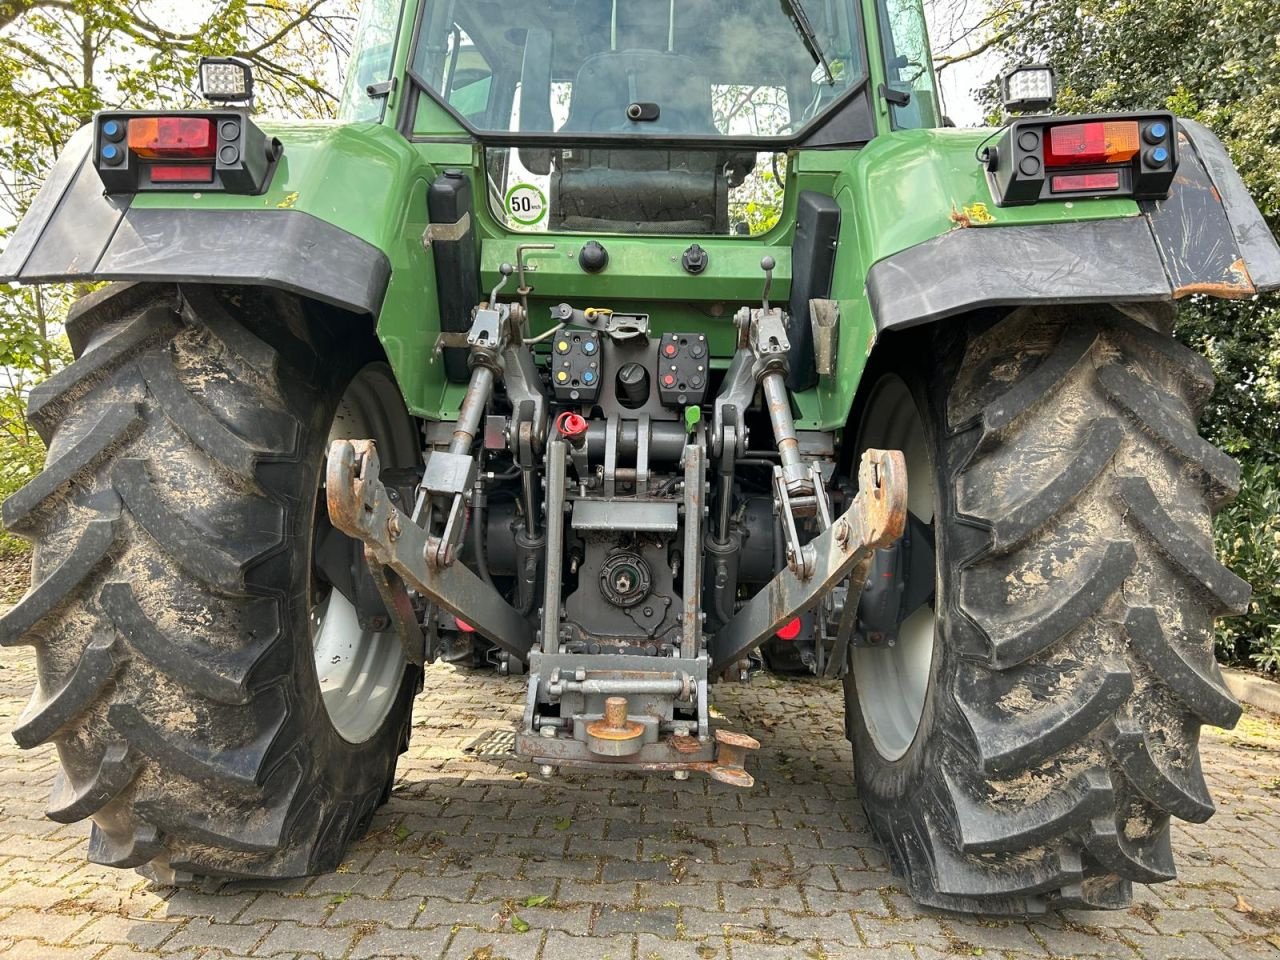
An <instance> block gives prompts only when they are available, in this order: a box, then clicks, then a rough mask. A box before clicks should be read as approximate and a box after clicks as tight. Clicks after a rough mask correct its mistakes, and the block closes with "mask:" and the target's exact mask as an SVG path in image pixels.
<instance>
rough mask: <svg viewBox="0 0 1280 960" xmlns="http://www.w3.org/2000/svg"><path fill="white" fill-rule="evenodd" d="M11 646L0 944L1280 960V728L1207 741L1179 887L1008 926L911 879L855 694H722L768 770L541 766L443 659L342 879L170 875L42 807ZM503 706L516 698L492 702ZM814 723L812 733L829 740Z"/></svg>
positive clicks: (17, 948)
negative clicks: (50, 816) (510, 742)
mask: <svg viewBox="0 0 1280 960" xmlns="http://www.w3.org/2000/svg"><path fill="white" fill-rule="evenodd" d="M31 659H32V658H31V653H30V651H29V650H16V651H15V650H8V651H0V728H3V730H4V731H5V734H4V735H3V737H2V744H0V805H2V806H0V956H5V957H13V958H19V957H21V958H27V957H39V958H44V957H49V958H61V957H69V958H77V960H80V958H93V960H123V958H126V957H139V956H158V957H165V958H208V960H215V958H216V960H222V958H231V957H279V958H301V957H306V958H312V957H326V958H363V957H376V956H401V957H423V958H431V960H434V958H437V957H444V958H450V960H454V958H456V960H468V958H469V960H498V958H508V960H560V958H568V960H603V958H606V957H607V958H612V960H686V958H688V960H721V958H723V960H744V958H746V960H775V958H812V960H818V958H838V957H867V958H870V957H876V958H885V960H909V958H911V957H913V956H914V957H917V958H921V960H928V958H936V957H943V956H950V957H955V956H984V957H988V958H996V957H1000V958H1005V960H1022V958H1030V957H1049V956H1055V957H1085V956H1103V957H1124V958H1133V960H1136V958H1140V957H1141V958H1151V960H1156V958H1176V957H1186V958H1201V957H1205V958H1213V960H1223V958H1237V957H1240V958H1245V957H1255V956H1275V955H1277V954H1280V803H1278V801H1277V795H1280V727H1278V726H1275V725H1273V724H1272V723H1270V722H1267V721H1263V720H1260V719H1258V718H1255V717H1246V718H1245V720H1244V721H1242V724H1241V727H1240V728H1239V729H1238V730H1237V731H1236V732H1235V733H1233V734H1224V733H1221V732H1219V731H1211V732H1209V733H1207V735H1206V744H1205V767H1206V771H1207V774H1208V777H1209V780H1210V781H1211V785H1212V787H1213V790H1214V793H1215V795H1216V796H1217V798H1218V801H1219V812H1218V815H1217V817H1216V818H1215V819H1214V820H1213V821H1212V822H1210V823H1208V824H1205V825H1200V826H1186V825H1179V826H1177V827H1175V844H1176V847H1177V849H1178V854H1179V863H1180V866H1181V880H1180V881H1179V882H1177V883H1174V884H1166V885H1164V886H1161V887H1158V888H1153V889H1141V890H1139V891H1138V893H1137V897H1136V906H1135V907H1134V908H1133V909H1132V910H1129V911H1127V912H1121V913H1114V914H1098V913H1068V914H1065V915H1063V916H1053V917H1050V918H1047V919H1041V920H1036V921H1032V922H1016V921H1015V922H1007V921H1003V920H992V919H982V918H963V917H954V916H948V915H941V914H934V913H929V912H926V911H923V910H920V909H917V908H916V907H914V906H913V905H912V904H911V902H910V901H909V900H908V899H907V898H906V897H905V896H904V895H903V893H902V892H901V890H900V889H899V888H898V887H897V886H896V885H895V884H894V881H893V878H892V877H891V875H890V873H889V871H888V869H887V868H886V866H885V860H884V857H883V856H882V855H881V853H880V851H879V850H878V849H877V847H876V844H875V842H874V841H873V840H872V838H871V836H870V834H869V832H868V830H867V824H866V820H865V819H864V817H863V815H862V813H861V811H860V809H859V808H858V806H857V804H856V801H855V800H854V796H853V787H852V782H851V770H850V756H849V746H848V744H846V743H845V742H844V741H843V739H842V738H841V718H840V713H839V696H838V688H836V687H834V686H831V685H823V684H819V683H815V682H807V681H803V682H796V681H784V682H780V681H775V680H772V679H770V678H767V677H766V678H761V679H759V680H758V681H757V682H756V683H755V684H754V685H753V686H751V687H750V688H737V687H728V688H721V689H720V690H719V691H718V695H719V709H720V712H722V713H723V715H724V717H725V719H726V720H727V721H728V722H729V723H731V724H732V725H733V726H734V727H735V728H736V729H740V730H745V731H747V732H750V733H751V734H753V735H755V736H757V737H759V739H760V740H761V742H762V744H763V749H762V751H761V756H760V757H759V759H758V760H757V761H756V762H755V765H754V769H755V772H756V777H757V786H756V787H755V789H754V790H753V791H751V792H734V791H732V790H730V789H728V788H724V787H721V786H719V785H715V784H712V783H711V782H710V781H709V780H707V779H706V778H701V779H694V780H691V781H689V782H687V783H677V782H675V781H673V780H670V779H655V778H641V777H632V776H611V777H596V778H588V777H580V776H567V777H557V778H553V779H550V780H547V781H544V780H542V779H541V778H540V777H539V776H538V775H537V772H536V771H533V770H530V769H529V768H527V767H525V766H524V765H522V764H519V763H516V762H514V761H503V762H498V763H494V762H487V761H481V760H475V759H471V758H470V757H468V756H467V755H466V754H464V753H463V748H464V747H465V746H466V745H467V744H469V743H470V742H471V741H472V740H473V739H474V738H475V737H476V736H478V735H479V734H480V733H481V732H482V731H483V730H485V729H489V728H499V727H504V726H506V725H509V724H510V723H511V722H512V721H513V720H514V718H515V717H517V715H518V713H519V706H518V705H519V702H520V699H521V692H522V687H521V684H520V683H519V682H517V681H514V680H510V681H503V680H499V679H498V678H497V677H493V676H482V675H464V674H458V673H454V672H453V671H451V670H449V669H447V668H441V667H436V668H433V669H432V671H431V672H430V674H429V679H428V692H427V693H425V694H424V695H423V696H422V697H421V698H419V700H418V704H417V731H416V740H415V742H414V744H413V747H412V749H411V751H410V753H409V755H408V756H407V757H406V758H404V759H403V760H402V761H401V766H400V777H399V782H398V784H397V787H396V791H395V795H394V798H393V799H392V801H391V802H390V804H389V805H388V806H386V807H385V808H384V809H383V810H382V811H381V812H380V813H379V815H378V817H377V819H376V820H375V822H374V828H373V831H372V833H371V835H370V836H369V837H368V838H367V839H365V840H364V841H363V842H361V843H360V844H359V845H358V846H357V847H356V849H355V850H354V851H353V852H352V854H351V856H350V858H349V859H348V860H347V862H346V863H344V864H343V865H342V867H341V868H340V870H339V872H337V873H335V874H333V875H330V876H325V877H319V878H316V879H312V880H302V881H296V882H288V883H276V884H246V883H232V884H227V885H224V886H222V887H221V888H219V889H216V890H212V891H209V892H203V893H200V892H194V891H188V890H184V891H179V892H173V891H164V890H153V889H151V888H149V887H148V885H147V884H146V882H145V881H143V880H142V879H141V878H139V877H138V876H137V875H136V874H134V873H132V872H120V871H113V870H106V869H102V868H98V867H94V866H90V865H88V864H86V863H85V862H84V861H83V853H84V851H83V847H84V839H85V836H86V833H87V831H86V829H85V828H84V827H83V826H60V825H58V824H56V823H52V822H50V821H47V820H45V819H43V817H42V815H41V811H42V810H43V808H44V804H45V801H46V800H47V798H48V793H49V785H50V782H51V781H52V779H53V775H54V769H55V760H54V755H53V751H52V750H51V749H42V750H38V751H34V752H31V753H22V752H20V751H19V750H17V748H16V747H15V746H14V745H13V744H12V742H11V740H10V739H9V737H8V736H7V731H8V730H9V729H11V728H12V727H13V723H14V720H15V719H16V718H17V716H18V714H19V713H20V712H21V709H22V707H23V706H24V705H25V702H26V699H27V697H28V695H29V693H30V690H31V688H32V682H33V669H32V665H31ZM495 703H496V706H495V705H494V704H495ZM815 737H816V739H814V738H815Z"/></svg>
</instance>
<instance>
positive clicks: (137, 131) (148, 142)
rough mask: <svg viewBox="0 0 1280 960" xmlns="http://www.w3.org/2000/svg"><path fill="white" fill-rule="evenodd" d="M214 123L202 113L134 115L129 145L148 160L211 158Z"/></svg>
mask: <svg viewBox="0 0 1280 960" xmlns="http://www.w3.org/2000/svg"><path fill="white" fill-rule="evenodd" d="M215 126H216V124H215V123H214V121H213V120H210V119H208V118H205V117H138V118H137V119H136V120H130V121H129V149H130V150H131V151H132V152H133V153H134V154H135V155H136V156H139V157H143V158H144V159H148V160H212V159H213V158H214V157H216V156H217V155H218V134H217V131H216V130H215Z"/></svg>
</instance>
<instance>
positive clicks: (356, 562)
mask: <svg viewBox="0 0 1280 960" xmlns="http://www.w3.org/2000/svg"><path fill="white" fill-rule="evenodd" d="M201 72H202V78H203V84H204V93H205V95H206V97H207V98H208V99H209V100H210V101H211V102H210V105H209V107H208V109H195V110H184V111H180V112H158V111H137V112H130V111H109V112H104V113H102V114H101V115H99V116H97V117H96V118H95V119H94V121H93V123H92V124H91V125H90V126H89V127H88V128H86V129H85V130H83V131H82V132H81V133H80V134H79V135H77V137H76V138H75V140H74V141H73V142H72V143H71V144H70V146H69V147H68V148H67V149H66V150H65V152H64V153H63V154H62V157H61V159H60V161H59V162H58V165H57V166H56V168H55V169H54V170H53V172H52V174H51V175H50V178H49V180H48V183H47V184H46V186H45V187H44V189H43V191H42V192H41V194H40V195H39V198H38V200H37V201H36V202H35V204H34V206H33V207H32V208H31V210H30V212H29V214H28V216H27V218H26V220H25V221H24V222H23V224H22V225H21V227H20V229H19V230H18V231H17V233H16V234H15V235H14V236H13V237H12V239H11V240H10V241H9V244H8V247H7V249H6V250H5V251H4V254H3V259H0V276H2V277H3V278H4V279H5V280H8V281H20V282H22V283H52V282H68V281H75V282H81V283H98V282H105V281H112V282H111V283H109V284H105V285H103V286H102V287H101V288H99V289H98V290H97V292H95V293H93V294H91V295H90V296H88V297H87V298H85V299H84V300H83V301H81V302H80V303H79V304H77V306H76V307H75V308H74V310H73V311H72V314H71V316H70V318H69V320H68V322H67V333H68V335H69V338H70V341H71V345H72V347H73V349H74V352H75V355H76V357H77V360H76V361H75V363H74V364H72V365H71V366H70V367H68V368H67V369H66V370H63V371H62V372H60V373H58V374H57V375H55V376H54V377H53V378H51V379H50V380H48V381H47V382H45V383H44V384H42V385H41V386H40V387H38V388H37V389H36V390H34V391H33V392H32V395H31V398H30V418H31V421H32V422H33V423H34V424H35V426H36V427H37V429H38V430H39V431H40V433H41V435H42V436H43V437H44V439H45V440H46V441H47V443H48V448H49V456H48V466H47V468H46V470H45V472H44V473H43V474H42V475H40V477H39V478H37V479H36V480H35V481H33V482H32V483H31V484H30V485H29V486H27V487H26V488H24V489H23V490H22V491H20V492H19V493H17V494H15V495H14V496H13V497H12V498H11V499H10V500H9V501H8V502H7V503H6V504H5V505H4V510H3V519H4V522H5V524H6V525H7V527H8V528H9V529H10V530H12V531H13V532H15V533H18V534H21V535H23V536H25V537H28V538H30V539H31V540H32V541H33V542H34V543H35V560H34V586H33V587H32V589H31V590H30V592H29V593H28V594H27V595H26V596H25V597H24V598H23V599H22V601H21V602H20V603H19V604H18V605H17V606H16V607H14V608H13V610H12V611H11V612H9V613H8V614H7V616H5V617H4V619H3V620H0V643H3V644H5V645H12V644H25V645H28V646H30V647H32V648H33V649H34V650H35V656H36V659H37V663H38V667H39V686H38V688H37V690H36V692H35V694H34V696H33V698H32V700H31V703H30V706H29V707H28V709H27V710H26V712H25V713H24V714H23V716H22V717H21V719H20V721H19V723H18V726H17V729H16V730H15V731H14V736H15V737H16V739H17V741H18V742H19V743H20V744H21V745H22V746H24V747H34V746H37V745H39V744H43V743H48V742H52V743H54V744H56V746H57V751H58V755H59V758H60V761H61V772H60V774H59V776H58V779H57V783H56V786H55V788H54V791H53V798H52V802H51V805H50V808H49V816H50V817H52V818H53V819H54V820H57V821H61V822H72V821H78V820H83V819H92V821H93V827H92V833H91V839H90V841H89V857H90V859H91V860H92V861H94V862H96V863H101V864H108V865H113V866H118V867H135V868H139V869H140V870H142V871H143V872H144V873H145V874H147V875H149V876H151V877H153V878H154V879H156V880H157V881H159V882H168V883H173V882H179V881H181V880H183V879H185V878H190V877H210V876H231V877H294V876H302V875H306V874H312V873H316V872H321V871H326V870H332V869H334V868H335V867H337V866H338V864H339V862H340V861H341V859H342V857H343V855H344V851H345V850H346V849H347V847H348V845H349V844H350V843H351V842H352V841H353V840H354V839H355V838H357V837H359V836H360V835H361V834H362V832H363V831H365V830H366V828H367V827H368V825H369V822H370V819H371V818H372V816H373V814H374V812H375V810H376V809H377V808H378V806H379V804H380V803H382V802H384V801H385V800H386V799H387V798H388V796H389V794H390V791H391V786H392V783H393V780H394V773H395V767H396V761H397V757H398V755H399V754H400V753H402V752H403V751H404V750H405V749H406V745H407V743H408V739H409V733H410V728H411V724H410V711H411V709H412V704H413V700H414V697H415V694H416V693H418V692H419V690H420V689H421V688H422V685H423V682H424V679H423V678H424V669H423V668H424V665H425V664H427V663H431V662H433V661H435V660H438V659H446V660H449V661H453V662H459V663H464V664H467V665H483V664H486V663H488V664H492V665H493V666H494V667H495V668H496V669H497V670H499V671H500V672H501V673H502V674H504V675H507V676H510V677H512V678H513V679H512V681H511V682H512V683H523V684H525V685H526V688H527V695H526V697H525V701H524V703H525V707H524V714H523V718H522V720H521V723H520V725H519V729H518V730H517V732H516V733H517V735H516V749H517V752H518V754H519V755H520V756H521V757H523V758H526V759H527V760H528V761H529V762H530V763H531V764H532V765H533V768H534V769H538V770H540V771H541V773H542V774H543V775H546V776H550V775H551V774H552V773H553V772H554V771H555V770H556V769H557V768H574V769H578V770H591V771H598V772H599V773H600V774H601V775H604V776H608V775H609V774H610V772H612V771H644V772H648V773H650V774H652V775H655V776H668V777H671V776H674V777H676V778H678V779H685V778H687V777H688V776H690V774H691V773H699V774H702V773H705V774H708V775H709V776H710V777H712V778H714V779H715V780H716V781H719V782H720V783H723V784H727V785H729V786H731V787H749V786H750V785H751V783H752V777H751V774H750V773H749V772H748V767H749V758H750V756H751V751H752V750H753V749H755V748H756V747H757V746H758V745H757V744H756V742H755V741H754V740H752V739H751V737H750V736H749V735H748V734H749V731H740V732H735V731H729V730H725V729H715V728H713V727H712V725H711V723H710V714H711V711H710V707H709V703H710V699H711V696H712V692H713V690H714V685H715V684H717V683H724V682H731V683H740V682H747V681H749V680H750V679H751V677H752V676H753V674H755V673H757V672H758V671H759V670H760V669H761V668H762V666H763V665H764V663H765V661H768V662H769V663H770V664H773V665H775V666H787V665H789V666H790V667H792V668H798V669H803V670H807V671H811V672H812V673H813V674H816V675H817V676H819V677H823V678H828V679H830V680H832V681H834V680H837V679H839V680H842V681H843V683H844V689H845V692H846V704H847V714H846V723H847V735H848V739H849V740H850V741H851V743H852V746H853V758H854V759H853V762H854V763H855V767H856V779H857V785H858V795H859V799H860V800H861V802H862V804H863V806H864V807H865V809H866V812H867V815H868V817H869V819H870V822H871V823H872V825H873V827H874V829H875V831H876V832H877V834H878V835H879V837H880V838H881V839H882V841H883V843H884V846H885V849H886V851H887V852H888V854H889V857H890V859H891V861H892V863H893V867H894V869H895V871H896V872H897V873H898V875H899V876H900V877H901V878H902V882H903V883H904V885H905V886H906V887H907V889H908V890H909V891H910V893H911V895H912V896H913V897H915V898H916V899H917V900H919V901H920V902H922V903H925V904H930V905H934V906H937V907H941V908H947V909H952V910H962V911H983V912H987V913H993V912H1006V913H1024V912H1037V911H1042V910H1045V909H1051V908H1059V907H1118V906H1122V905H1124V904H1125V903H1126V902H1127V901H1128V899H1129V897H1130V893H1131V890H1130V885H1131V883H1133V882H1135V881H1136V882H1139V883H1153V882H1157V881H1162V880H1168V879H1170V878H1172V877H1173V876H1174V874H1175V870H1174V863H1173V859H1172V854H1171V849H1170V842H1169V824H1170V820H1171V818H1172V817H1179V818H1181V819H1183V820H1189V821H1193V822H1200V821H1204V820H1205V819H1207V818H1208V817H1209V816H1210V815H1211V814H1212V813H1213V809H1214V806H1213V801H1212V799H1211V798H1210V796H1209V792H1208V790H1207V789H1206V785H1205V780H1204V777H1203V775H1202V772H1201V766H1200V759H1199V754H1198V739H1199V731H1200V728H1201V725H1202V724H1205V723H1208V724H1212V725H1217V726H1222V727H1230V726H1231V725H1232V724H1234V722H1235V721H1236V718H1237V717H1238V715H1239V712H1240V711H1239V707H1238V705H1237V704H1236V702H1235V701H1234V700H1233V699H1232V697H1231V696H1230V694H1229V693H1228V692H1227V690H1226V689H1225V687H1224V685H1223V682H1222V678H1221V676H1220V675H1219V672H1218V669H1217V667H1216V666H1215V664H1214V660H1213V651H1212V636H1213V623H1214V618H1215V617H1218V616H1222V615H1226V614H1230V613H1236V612H1240V611H1242V610H1243V609H1244V607H1245V605H1246V603H1247V602H1248V599H1249V586H1248V585H1247V584H1245V583H1243V582H1242V581H1241V580H1239V579H1238V578H1236V577H1235V576H1233V575H1232V574H1231V573H1230V572H1229V571H1228V570H1227V569H1226V568H1225V567H1223V566H1222V565H1221V564H1220V563H1219V562H1218V561H1217V560H1216V559H1215V556H1214V553H1213V535H1212V527H1211V520H1212V516H1213V513H1214V511H1215V510H1216V509H1217V508H1218V507H1219V506H1220V505H1221V504H1222V503H1223V502H1224V501H1226V500H1227V499H1229V498H1230V497H1231V496H1232V494H1233V493H1234V492H1235V490H1236V487H1237V483H1238V476H1239V474H1238V470H1237V467H1236V465H1235V463H1234V462H1233V461H1232V460H1231V459H1230V458H1228V457H1227V456H1225V455H1224V454H1223V453H1221V452H1220V451H1218V450H1217V449H1215V448H1214V447H1212V446H1211V445H1209V444H1208V443H1207V442H1205V441H1204V440H1203V439H1201V438H1200V437H1199V435H1198V434H1197V431H1196V421H1197V416H1198V414H1199V412H1200V410H1201V409H1202V407H1203V405H1204V403H1205V401H1206V399H1207V398H1208V396H1209V394H1210V391H1211V389H1212V387H1213V381H1212V378H1211V376H1210V373H1209V368H1208V365H1207V364H1206V362H1205V361H1204V360H1203V359H1202V358H1200V357H1199V356H1197V355H1195V354H1194V353H1192V352H1191V351H1189V350H1188V349H1186V348H1185V347H1183V346H1181V345H1180V344H1178V343H1177V342H1176V341H1175V340H1174V339H1173V337H1172V335H1171V328H1172V322H1173V317H1174V304H1175V302H1176V301H1177V300H1178V299H1179V298H1181V297H1184V296H1187V295H1190V294H1208V295H1212V296H1221V297H1251V296H1253V295H1255V294H1256V293H1257V292H1259V291H1265V290H1272V289H1276V288H1277V287H1280V249H1278V248H1277V246H1276V244H1275V242H1274V240H1273V238H1272V237H1271V235H1270V234H1269V233H1268V231H1267V229H1266V227H1265V225H1264V223H1263V221H1262V219H1261V217H1260V215H1259V213H1258V211H1257V210H1256V208H1255V207H1254V205H1253V203H1252V202H1251V201H1250V199H1249V197H1248V195H1247V194H1246V192H1245V190H1244V188H1243V185H1242V183H1241V181H1240V179H1239V177H1238V176H1237V174H1236V173H1235V171H1234V170H1233V168H1232V166H1231V163H1230V161H1229V160H1228V158H1227V155H1226V153H1225V152H1224V150H1223V147H1222V145H1221V143H1220V142H1219V141H1218V140H1217V139H1216V138H1215V137H1214V136H1213V135H1212V134H1211V133H1210V132H1209V131H1208V130H1206V129H1205V128H1203V127H1201V126H1199V125H1197V124H1195V123H1191V122H1186V121H1179V120H1177V119H1175V118H1174V117H1173V116H1171V115H1169V114H1168V113H1164V112H1161V111H1159V110H1153V111H1150V112H1147V113H1137V114H1129V115H1119V116H1088V117H1062V116H1053V115H1050V114H1048V113H1043V112H1037V111H1043V110H1045V109H1047V107H1048V105H1049V102H1050V100H1051V91H1050V89H1049V88H1050V86H1051V74H1049V73H1048V72H1047V71H1046V70H1044V69H1042V68H1034V67H1032V68H1027V69H1023V70H1020V71H1016V72H1014V73H1012V74H1010V75H1009V76H1007V77H1006V79H1005V85H1006V93H1007V99H1008V102H1009V105H1010V106H1011V108H1017V110H1018V111H1019V113H1020V116H1019V118H1018V119H1016V120H1014V121H1012V122H1011V123H1010V124H1008V125H1007V126H1006V127H1004V128H1002V129H1000V130H994V131H993V130H978V131H971V130H957V129H954V128H950V126H949V124H948V123H947V121H946V120H945V118H943V117H942V116H940V114H939V109H938V99H937V97H936V88H935V74H934V72H933V68H932V65H931V62H930V59H929V53H928V42H927V37H926V31H925V25H924V18H923V14H922V12H921V9H920V5H919V0H863V2H857V3H855V2H853V0H803V2H802V0H548V2H545V3H539V4H532V3H517V2H513V0H469V2H464V3H458V2H448V0H419V2H405V0H368V2H367V3H366V5H365V8H364V11H363V16H362V20H361V23H360V27H359V34H358V37H357V40H356V44H355V49H354V53H353V58H352V65H351V70H350V76H351V79H350V80H349V82H348V84H347V87H346V93H345V96H344V99H343V102H342V118H341V120H339V121H338V122H331V123H315V122H306V123H270V124H268V123H265V122H264V123H259V121H258V120H256V119H255V118H254V116H253V114H252V111H251V109H250V108H249V104H250V102H251V94H252V83H251V82H252V78H251V76H250V75H249V73H248V71H247V70H246V68H245V66H244V64H243V63H242V62H239V61H237V60H235V59H234V58H228V59H222V60H209V61H206V62H204V63H203V64H202V66H201ZM516 678H519V679H516ZM715 789H717V790H719V789H721V788H720V787H716V788H715ZM726 789H727V788H726ZM726 802H727V801H726Z"/></svg>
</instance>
